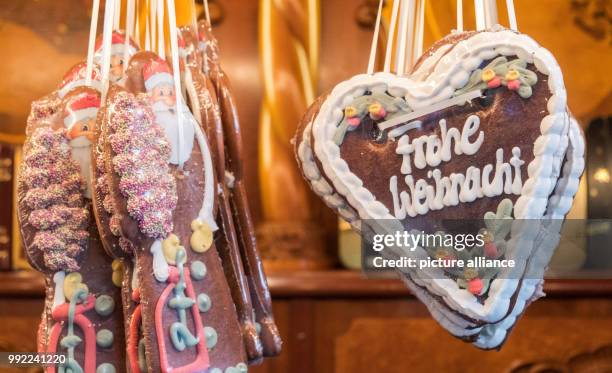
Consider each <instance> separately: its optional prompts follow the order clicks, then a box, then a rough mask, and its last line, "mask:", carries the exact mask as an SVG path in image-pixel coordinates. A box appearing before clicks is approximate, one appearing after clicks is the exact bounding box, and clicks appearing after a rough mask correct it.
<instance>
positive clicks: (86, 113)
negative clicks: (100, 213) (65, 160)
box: [64, 92, 100, 198]
mask: <svg viewBox="0 0 612 373" xmlns="http://www.w3.org/2000/svg"><path fill="white" fill-rule="evenodd" d="M99 108H100V97H99V96H98V95H96V94H93V93H90V92H84V93H81V94H79V95H76V96H74V97H72V98H71V100H70V102H69V103H68V105H66V110H65V111H64V126H65V127H66V137H67V138H68V140H69V141H70V146H71V148H72V158H73V159H75V160H76V161H77V162H78V163H79V166H80V168H81V176H82V177H83V180H84V181H85V183H86V190H85V197H86V198H91V176H90V174H89V168H90V165H91V158H90V157H91V156H90V150H91V143H92V141H93V135H94V128H95V126H96V115H97V113H98V109H99Z"/></svg>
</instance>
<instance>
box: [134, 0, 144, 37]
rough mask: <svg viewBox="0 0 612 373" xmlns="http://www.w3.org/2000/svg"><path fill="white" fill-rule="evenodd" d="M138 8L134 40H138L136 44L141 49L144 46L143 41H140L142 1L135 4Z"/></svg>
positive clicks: (137, 0)
mask: <svg viewBox="0 0 612 373" xmlns="http://www.w3.org/2000/svg"><path fill="white" fill-rule="evenodd" d="M134 6H135V8H136V14H135V18H136V21H135V23H134V39H136V43H138V46H139V47H140V46H141V45H142V41H141V40H140V0H136V4H134Z"/></svg>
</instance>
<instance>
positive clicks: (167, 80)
mask: <svg viewBox="0 0 612 373" xmlns="http://www.w3.org/2000/svg"><path fill="white" fill-rule="evenodd" d="M142 73H143V78H144V81H145V88H146V90H147V93H148V94H149V96H150V99H151V107H152V108H153V112H154V113H155V119H156V121H157V123H158V124H159V125H160V126H161V127H163V129H164V132H165V134H166V139H167V140H168V141H169V142H170V145H171V146H172V154H171V156H170V163H171V164H183V163H185V162H186V161H187V160H188V159H189V156H190V155H191V150H192V149H193V140H194V131H195V126H197V125H198V124H197V122H196V120H195V118H194V117H193V115H192V114H191V112H190V111H189V108H188V107H187V105H185V104H184V100H179V101H180V102H179V105H178V106H179V110H181V112H182V123H179V120H178V115H177V99H176V92H175V90H174V79H173V78H172V72H171V70H170V67H169V66H168V64H167V63H166V62H165V61H164V60H161V59H156V60H153V61H151V62H150V63H149V64H147V65H146V66H145V67H144V69H143V72H142ZM181 134H182V137H181Z"/></svg>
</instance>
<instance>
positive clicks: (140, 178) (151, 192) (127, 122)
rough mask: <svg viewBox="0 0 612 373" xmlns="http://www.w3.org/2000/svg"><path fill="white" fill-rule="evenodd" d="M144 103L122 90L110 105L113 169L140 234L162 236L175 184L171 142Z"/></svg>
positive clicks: (168, 223)
mask: <svg viewBox="0 0 612 373" xmlns="http://www.w3.org/2000/svg"><path fill="white" fill-rule="evenodd" d="M154 118H155V117H154V115H153V113H152V112H151V110H150V109H148V107H147V105H146V104H145V103H144V102H143V101H141V100H140V99H137V98H136V97H135V96H134V95H131V94H129V93H126V92H121V93H119V94H118V95H117V97H116V100H115V101H114V102H113V104H112V106H111V108H110V120H109V129H110V131H111V134H110V135H109V142H110V145H111V148H112V150H113V152H114V153H115V154H116V155H115V156H114V157H113V159H112V164H113V169H114V171H115V172H116V173H117V174H118V175H119V177H120V181H119V190H120V191H121V193H122V194H123V196H125V197H126V198H127V209H128V212H129V214H130V216H131V217H132V218H133V219H135V220H136V221H137V222H138V227H139V229H140V231H141V232H142V233H144V234H145V235H146V236H148V237H151V238H163V237H165V236H167V235H168V233H170V232H171V231H172V228H173V224H172V211H173V210H174V208H175V207H176V202H177V196H176V184H175V181H174V178H173V176H172V175H171V172H170V168H169V166H168V160H169V157H170V145H169V144H168V142H167V141H166V140H165V139H164V136H163V129H161V128H160V127H159V125H157V124H156V123H155V119H154Z"/></svg>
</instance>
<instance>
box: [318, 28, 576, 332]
mask: <svg viewBox="0 0 612 373" xmlns="http://www.w3.org/2000/svg"><path fill="white" fill-rule="evenodd" d="M510 54H514V55H517V56H518V57H520V58H524V59H525V60H527V62H529V63H534V65H535V66H536V68H537V69H538V70H539V71H540V72H542V73H544V74H547V75H548V76H549V80H548V83H549V88H550V90H551V92H552V96H551V97H550V99H549V100H548V105H547V109H548V111H549V113H550V115H549V116H547V117H545V118H544V119H543V120H542V126H541V130H542V135H541V136H540V137H539V138H538V140H537V141H536V143H535V144H534V154H535V155H536V157H535V158H534V160H533V161H532V162H531V163H530V164H529V166H528V176H529V177H528V179H527V181H526V182H525V185H524V186H523V190H522V193H521V197H519V199H518V200H517V203H516V206H515V217H516V218H521V219H528V218H541V217H542V216H543V215H544V213H545V209H546V206H547V201H548V196H549V194H550V193H551V192H552V189H553V188H554V186H555V184H556V181H557V180H556V175H554V170H555V169H558V168H559V166H558V165H557V163H560V162H561V160H560V159H558V158H557V157H554V156H553V154H549V153H550V152H552V151H553V149H557V148H559V145H562V138H563V137H564V136H566V134H565V133H563V128H565V127H566V126H565V122H566V118H567V116H566V114H565V110H566V96H567V95H566V93H565V89H564V86H563V77H562V74H561V70H560V69H559V67H558V65H557V64H556V62H555V60H554V57H552V55H551V54H550V52H548V51H547V50H546V49H544V48H541V47H539V46H538V45H537V43H535V41H533V40H532V39H531V38H529V37H527V36H525V35H520V34H517V33H514V32H512V31H507V30H504V31H499V32H482V33H479V34H476V35H474V36H472V37H470V38H468V39H465V40H462V41H460V42H459V43H457V45H456V46H455V48H453V50H452V51H450V52H449V53H448V54H447V55H445V56H444V57H443V58H442V59H441V60H440V62H439V63H438V64H437V66H436V68H435V70H434V72H433V73H432V74H431V75H430V76H429V77H428V78H427V79H425V80H424V81H420V82H419V81H413V80H411V79H410V78H398V77H397V76H395V75H391V74H385V73H377V74H375V75H358V76H355V77H353V78H352V79H350V80H348V81H345V82H343V83H340V84H339V85H337V86H336V87H335V88H334V89H333V91H332V93H331V94H330V96H329V98H328V99H327V100H326V101H325V102H324V104H323V105H322V106H321V110H320V112H319V115H318V116H317V117H316V118H315V119H314V121H313V127H312V132H313V135H314V137H315V139H316V141H315V145H314V150H315V153H316V155H317V157H318V159H320V160H321V163H322V165H323V170H324V172H325V174H326V176H327V177H328V178H329V179H330V180H331V181H332V184H333V185H334V187H335V189H336V191H337V192H338V193H340V194H341V195H343V196H345V198H346V200H347V201H348V203H349V204H350V205H351V206H352V207H353V208H355V209H356V210H357V211H358V212H359V216H360V218H362V219H364V218H369V219H389V220H393V219H394V217H393V216H392V215H391V214H390V213H389V210H388V209H387V208H386V207H385V206H384V205H383V204H382V203H380V202H379V201H377V200H376V199H375V198H374V196H373V195H372V193H371V192H370V191H368V190H367V189H365V188H363V183H362V182H361V180H360V179H359V178H358V177H357V176H356V175H354V174H352V173H351V172H350V170H349V168H348V165H347V164H346V162H345V161H344V160H342V159H341V158H340V152H339V147H338V146H337V145H336V144H334V143H333V141H331V140H330V139H331V138H332V136H333V131H334V130H335V126H332V125H327V128H325V127H326V124H328V123H334V124H335V123H338V122H339V120H340V119H341V117H342V115H343V114H342V110H341V109H339V106H340V104H344V102H343V101H342V100H343V99H350V98H352V97H356V96H360V95H363V93H364V92H365V90H366V88H367V89H368V90H371V91H377V90H388V91H389V92H390V93H391V94H394V95H405V99H406V101H407V102H408V104H409V105H410V106H411V107H413V108H419V107H424V106H428V105H431V104H433V103H435V102H438V101H441V100H444V99H447V98H449V97H451V95H452V93H453V92H454V90H455V89H457V88H460V87H462V86H463V85H465V84H466V82H467V79H468V76H469V74H468V73H467V72H466V71H465V70H467V69H468V68H476V67H477V66H478V65H479V64H480V62H482V60H485V59H490V58H492V57H495V56H497V55H510ZM451 76H452V77H455V78H453V79H451V78H450V77H451ZM456 77H463V78H461V79H458V78H456ZM398 81H400V82H401V84H399V83H398ZM404 84H405V85H408V84H410V85H412V87H414V88H411V90H410V93H408V92H407V90H406V88H404ZM351 94H352V97H349V96H351ZM321 118H323V119H321ZM546 157H548V158H546ZM337 175H339V176H337ZM553 176H554V177H553ZM536 179H537V180H536ZM536 181H537V182H538V183H536ZM349 191H350V192H349ZM315 192H316V190H315ZM533 233H534V234H535V233H536V232H533ZM522 238H523V239H522V240H521V241H522V242H517V241H515V244H516V245H518V244H519V243H520V244H521V245H520V246H521V247H525V245H528V246H527V247H532V246H531V245H530V242H529V240H528V239H525V238H526V237H522ZM529 252H531V249H530V250H529ZM527 257H528V256H527ZM526 259H527V258H523V260H522V265H521V266H520V267H523V268H524V265H525V262H526ZM450 282H452V281H451V280H432V281H431V283H430V284H428V290H430V291H432V292H433V293H435V294H438V295H441V296H443V297H444V299H445V301H446V302H448V303H449V305H454V306H455V307H457V308H458V309H461V310H462V311H464V312H466V314H467V315H468V316H470V317H473V318H476V319H480V320H482V321H485V322H496V321H499V319H500V318H502V317H503V316H504V315H505V314H506V312H507V310H508V307H509V303H510V302H509V300H506V301H498V302H496V304H495V307H492V305H491V304H490V302H489V304H488V305H486V306H485V307H483V306H482V305H480V304H475V303H476V302H474V299H475V298H474V297H473V296H472V295H471V294H469V295H467V294H464V296H463V297H462V298H467V299H459V300H457V299H451V297H449V296H448V291H449V289H450V290H451V291H453V290H454V293H461V291H460V290H459V289H458V287H457V286H456V284H454V286H453V284H451V283H450ZM495 282H496V281H493V283H492V284H491V289H492V291H494V292H498V293H499V294H497V295H499V297H498V298H501V299H504V298H510V297H511V296H512V294H514V291H515V290H516V288H517V286H518V281H497V284H496V283H495ZM454 288H456V289H454ZM445 295H446V296H445ZM455 295H456V294H455ZM492 298H493V297H492Z"/></svg>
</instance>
